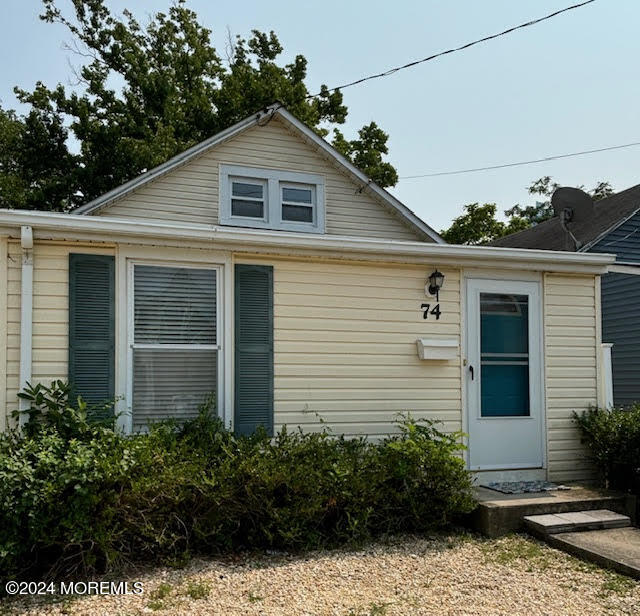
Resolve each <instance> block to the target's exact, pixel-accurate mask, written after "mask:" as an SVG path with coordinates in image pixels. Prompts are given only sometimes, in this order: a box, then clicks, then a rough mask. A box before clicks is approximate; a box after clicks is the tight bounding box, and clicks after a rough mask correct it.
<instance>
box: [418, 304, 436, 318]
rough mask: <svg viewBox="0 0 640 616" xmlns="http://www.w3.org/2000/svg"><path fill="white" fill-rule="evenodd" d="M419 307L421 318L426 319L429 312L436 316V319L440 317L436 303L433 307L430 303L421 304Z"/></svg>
mask: <svg viewBox="0 0 640 616" xmlns="http://www.w3.org/2000/svg"><path fill="white" fill-rule="evenodd" d="M420 308H421V310H422V318H423V319H428V318H429V315H430V314H432V315H433V316H434V317H435V318H436V321H437V320H438V319H440V304H436V305H435V306H434V307H433V308H431V304H421V305H420Z"/></svg>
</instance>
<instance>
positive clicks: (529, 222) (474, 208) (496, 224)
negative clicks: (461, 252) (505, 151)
mask: <svg viewBox="0 0 640 616" xmlns="http://www.w3.org/2000/svg"><path fill="white" fill-rule="evenodd" d="M559 187H560V184H558V183H557V182H554V181H553V180H552V179H551V177H550V176H544V177H542V178H540V179H538V180H536V181H535V182H532V184H531V186H529V188H528V191H529V194H531V195H541V196H542V197H546V199H545V200H544V201H541V202H536V204H535V205H527V206H521V205H519V204H518V205H514V206H513V207H512V208H509V209H507V210H505V211H504V215H505V217H506V218H507V222H506V223H504V222H501V221H499V220H496V217H495V216H496V210H497V208H496V205H495V203H485V204H484V205H480V204H478V203H470V204H468V205H465V206H464V213H463V214H462V215H461V216H458V217H457V218H455V219H454V221H453V223H452V224H451V226H450V227H449V228H448V229H445V230H443V231H441V232H440V235H442V237H443V238H444V239H445V241H447V242H448V243H449V244H472V245H473V244H486V243H488V242H491V241H493V240H496V239H498V238H500V237H503V236H505V235H510V234H512V233H516V232H518V231H522V230H523V229H528V228H529V227H531V226H534V225H537V224H539V223H541V222H544V221H545V220H548V219H549V218H552V217H553V215H554V214H553V207H552V206H551V195H552V194H553V191H554V190H555V189H556V188H559ZM580 188H582V187H580ZM589 194H590V195H591V196H592V197H593V199H594V201H599V200H600V199H604V198H605V197H608V196H610V195H612V194H613V188H612V187H611V184H609V182H598V183H597V184H596V185H595V187H594V188H593V189H592V190H590V191H589Z"/></svg>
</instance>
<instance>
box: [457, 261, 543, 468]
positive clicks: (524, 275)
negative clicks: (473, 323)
mask: <svg viewBox="0 0 640 616" xmlns="http://www.w3.org/2000/svg"><path fill="white" fill-rule="evenodd" d="M459 280H460V288H459V292H460V340H461V361H460V381H461V396H460V397H461V407H462V408H461V411H462V431H463V433H464V434H465V437H464V444H465V445H466V446H467V449H465V451H464V461H465V464H466V467H467V469H469V470H472V471H473V472H474V473H481V474H482V475H487V476H488V475H495V476H496V477H499V480H500V481H510V480H514V481H515V480H517V481H521V480H525V479H529V478H531V479H540V478H541V473H542V474H544V477H545V478H546V475H547V470H548V444H549V439H548V433H547V394H546V369H547V361H546V355H545V349H546V342H545V337H546V332H545V315H544V311H545V295H544V276H543V274H542V273H541V272H534V271H532V272H521V271H520V272H517V273H515V272H513V271H509V270H490V269H486V268H465V269H463V270H461V275H460V279H459ZM469 280H486V281H495V282H504V281H510V282H514V283H520V282H535V283H537V284H538V297H539V310H538V328H539V332H540V336H539V337H538V345H537V346H538V352H539V357H540V374H539V381H540V405H541V417H540V426H541V436H542V467H537V468H530V469H522V468H521V467H519V466H516V467H512V468H506V467H502V468H499V469H498V468H487V469H471V459H470V432H469V427H470V425H469V419H470V407H469V401H470V398H469V387H468V381H467V379H468V378H469V376H468V374H469V372H468V370H469V358H468V352H469V332H468V325H469V323H468V320H469V319H468V315H467V311H468V292H467V283H468V281H469ZM529 475H530V476H531V477H529Z"/></svg>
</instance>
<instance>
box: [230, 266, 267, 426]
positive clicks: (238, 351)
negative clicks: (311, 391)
mask: <svg viewBox="0 0 640 616" xmlns="http://www.w3.org/2000/svg"><path fill="white" fill-rule="evenodd" d="M234 425H235V431H236V433H237V434H251V433H252V432H254V431H255V429H256V428H257V427H258V426H260V425H262V426H264V427H265V429H266V430H267V432H268V433H269V434H273V267H271V266H265V265H236V267H235V417H234Z"/></svg>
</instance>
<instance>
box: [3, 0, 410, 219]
mask: <svg viewBox="0 0 640 616" xmlns="http://www.w3.org/2000/svg"><path fill="white" fill-rule="evenodd" d="M42 1H43V7H44V9H43V13H42V15H41V19H43V20H44V21H46V22H49V23H59V24H63V25H64V26H66V28H67V29H68V31H69V32H70V34H71V35H72V42H71V43H70V44H69V49H71V51H73V52H74V53H75V54H76V57H77V58H79V61H80V62H81V65H80V66H79V67H77V68H76V69H75V70H74V73H75V83H74V84H73V86H71V87H69V86H67V87H65V86H64V85H62V84H58V85H57V86H55V87H53V88H50V87H49V86H47V85H46V84H45V83H43V82H41V81H38V82H37V83H36V85H35V87H34V89H33V90H32V91H27V90H23V89H19V88H16V89H15V91H16V94H17V96H18V99H19V100H20V101H21V102H22V103H25V104H26V105H27V106H28V109H29V111H28V113H26V114H24V115H18V114H16V113H15V112H14V111H12V110H3V109H0V207H9V208H31V209H47V210H61V211H66V210H69V209H72V208H73V207H75V206H76V205H79V204H81V203H84V202H86V201H89V200H91V199H93V198H95V197H97V196H99V195H101V194H103V193H105V192H106V191H108V190H110V189H111V188H114V187H115V186H118V185H120V184H122V183H124V182H126V181H127V180H129V179H131V178H132V177H135V176H137V175H139V174H140V173H142V172H144V171H145V170H147V169H150V168H152V167H155V166H156V165H159V164H161V163H162V162H164V161H166V160H167V159H169V158H170V157H172V156H174V155H175V154H177V153H179V152H181V151H183V150H185V149H187V148H189V147H190V146H192V145H194V144H196V143H198V142H200V141H202V140H204V139H206V138H207V137H210V136H211V135H213V134H215V133H217V132H219V131H221V130H223V129H225V128H227V127H228V126H230V125H232V124H234V123H235V122H238V121H239V120H241V119H243V118H245V117H247V116H249V115H251V114H252V113H255V112H257V111H259V110H261V109H263V108H264V107H266V106H267V105H269V104H271V103H273V102H275V101H280V102H282V103H283V104H284V105H285V106H286V107H287V109H288V110H289V111H290V112H292V113H293V114H294V115H295V116H296V117H297V118H298V119H300V120H301V121H302V122H304V123H305V124H307V125H308V126H309V127H311V128H312V129H313V130H315V131H316V132H317V133H318V134H320V135H321V136H323V137H326V136H327V135H329V134H330V131H331V128H332V125H334V127H335V125H336V124H343V123H344V122H345V119H346V117H347V107H346V106H345V105H344V103H343V98H342V93H341V92H339V91H335V90H334V91H330V90H329V89H328V88H327V86H325V85H323V86H322V87H321V88H320V92H319V95H318V96H314V97H311V96H310V93H309V90H308V89H307V86H306V85H305V79H306V77H307V60H306V59H305V57H304V56H303V55H297V56H296V57H295V58H294V59H293V61H292V62H291V63H288V64H283V63H281V62H279V57H280V55H281V54H282V52H283V48H282V45H281V44H280V41H279V39H278V37H277V35H276V34H275V33H274V32H269V33H265V32H260V31H258V30H253V31H252V33H251V36H250V37H248V38H247V39H245V38H242V37H241V36H237V37H235V38H233V37H231V36H230V37H229V41H228V42H227V44H226V49H225V50H224V56H225V57H224V58H223V57H222V56H221V55H220V53H219V52H218V50H217V49H216V48H215V47H214V44H213V41H212V35H211V31H210V30H209V29H207V28H206V27H204V26H203V25H202V24H200V23H199V21H198V16H197V14H196V13H195V12H194V11H193V10H191V9H189V8H188V7H187V6H186V3H185V0H178V1H177V3H176V4H174V5H173V6H171V7H170V8H169V9H168V11H166V12H157V13H155V14H154V15H152V16H151V18H150V20H149V22H148V23H147V25H144V26H143V25H141V24H140V22H139V21H138V20H137V19H136V18H135V17H134V15H133V13H132V12H130V11H128V10H125V11H124V12H123V13H122V15H121V16H116V15H114V14H112V12H111V11H110V10H109V8H108V7H107V6H106V2H105V0H68V2H67V3H66V6H67V11H66V12H65V11H63V10H62V8H61V7H60V6H59V2H58V1H56V0H42ZM387 138H388V136H387V134H386V133H385V132H384V131H383V130H381V129H380V128H379V127H378V126H377V124H376V123H375V122H371V124H369V125H367V126H364V127H363V128H361V129H360V131H359V135H358V138H357V139H354V140H347V139H346V138H345V137H344V136H343V135H342V133H340V131H338V130H337V129H336V130H334V136H333V143H334V145H335V146H336V147H337V149H338V150H339V151H340V152H341V153H342V154H343V155H345V156H346V157H348V158H349V159H350V160H352V161H353V163H354V164H355V165H356V166H358V167H360V168H361V169H362V170H363V171H364V172H365V173H367V174H368V175H369V176H370V177H372V179H373V180H374V181H376V182H377V183H378V184H380V185H381V186H390V185H393V184H395V183H396V182H397V173H396V171H395V169H394V168H393V166H392V165H391V164H390V163H388V162H385V161H384V160H383V155H385V154H387ZM70 144H71V145H72V147H70ZM76 149H78V150H79V151H77V152H76V151H75V150H76Z"/></svg>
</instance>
